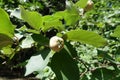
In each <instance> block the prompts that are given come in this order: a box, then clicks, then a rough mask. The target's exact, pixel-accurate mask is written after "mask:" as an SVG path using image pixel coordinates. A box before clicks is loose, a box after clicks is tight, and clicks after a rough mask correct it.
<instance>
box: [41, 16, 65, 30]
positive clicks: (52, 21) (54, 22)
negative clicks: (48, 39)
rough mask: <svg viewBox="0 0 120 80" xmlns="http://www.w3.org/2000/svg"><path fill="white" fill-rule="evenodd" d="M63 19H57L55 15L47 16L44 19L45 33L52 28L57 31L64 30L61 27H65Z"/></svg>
mask: <svg viewBox="0 0 120 80" xmlns="http://www.w3.org/2000/svg"><path fill="white" fill-rule="evenodd" d="M60 18H61V17H57V16H54V15H47V16H44V17H42V19H43V28H42V30H43V31H47V30H48V29H50V28H52V27H53V28H56V29H58V30H59V29H60V28H62V27H61V26H63V24H62V21H61V20H60Z"/></svg>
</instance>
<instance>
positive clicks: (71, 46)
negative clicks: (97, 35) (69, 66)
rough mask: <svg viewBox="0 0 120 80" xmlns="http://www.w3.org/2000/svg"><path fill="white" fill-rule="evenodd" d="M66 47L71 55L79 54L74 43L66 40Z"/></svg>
mask: <svg viewBox="0 0 120 80" xmlns="http://www.w3.org/2000/svg"><path fill="white" fill-rule="evenodd" d="M64 48H65V50H66V51H67V52H68V53H69V55H70V56H71V57H76V56H77V52H76V50H75V48H73V45H71V44H70V43H69V42H65V45H64Z"/></svg>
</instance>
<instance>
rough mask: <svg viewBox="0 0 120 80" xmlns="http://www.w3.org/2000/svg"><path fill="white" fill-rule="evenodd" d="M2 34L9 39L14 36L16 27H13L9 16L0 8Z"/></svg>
mask: <svg viewBox="0 0 120 80" xmlns="http://www.w3.org/2000/svg"><path fill="white" fill-rule="evenodd" d="M0 33H2V34H5V35H7V36H9V37H11V38H12V37H13V35H14V26H13V25H12V23H11V21H10V19H9V16H8V14H7V13H6V12H5V11H4V10H3V9H1V8H0Z"/></svg>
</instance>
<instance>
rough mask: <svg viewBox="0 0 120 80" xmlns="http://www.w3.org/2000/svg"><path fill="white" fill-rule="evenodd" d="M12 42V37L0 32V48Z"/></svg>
mask: <svg viewBox="0 0 120 80" xmlns="http://www.w3.org/2000/svg"><path fill="white" fill-rule="evenodd" d="M12 43H13V40H12V39H11V38H10V37H8V36H7V35H4V34H0V48H2V47H6V46H8V45H11V44H12Z"/></svg>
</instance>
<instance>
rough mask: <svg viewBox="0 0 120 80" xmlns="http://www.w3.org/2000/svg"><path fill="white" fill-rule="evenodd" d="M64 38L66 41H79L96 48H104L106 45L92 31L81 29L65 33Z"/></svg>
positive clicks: (104, 41) (102, 39) (103, 40)
mask: <svg viewBox="0 0 120 80" xmlns="http://www.w3.org/2000/svg"><path fill="white" fill-rule="evenodd" d="M66 36H67V39H68V40H72V41H79V42H82V43H85V44H90V45H93V46H96V47H101V46H104V45H106V43H107V42H106V40H105V39H104V38H102V37H101V36H100V35H98V34H96V33H94V32H92V31H85V30H81V29H77V30H71V31H69V32H67V33H66Z"/></svg>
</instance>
